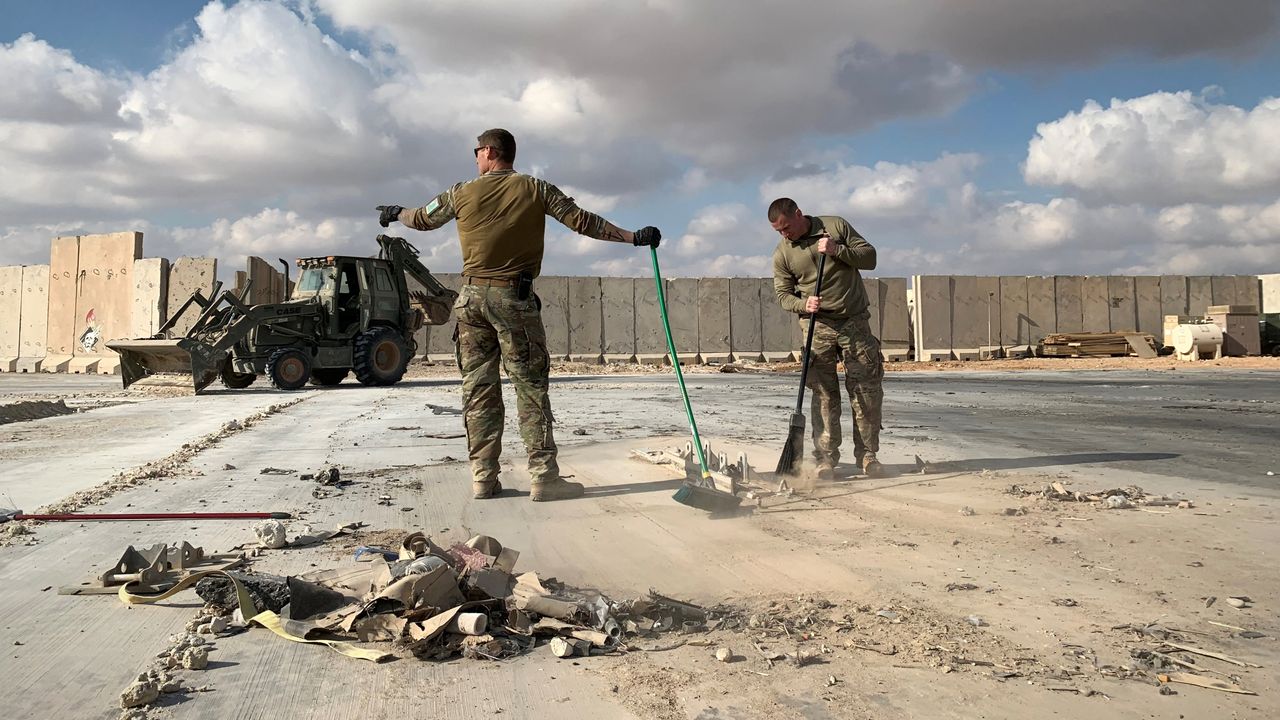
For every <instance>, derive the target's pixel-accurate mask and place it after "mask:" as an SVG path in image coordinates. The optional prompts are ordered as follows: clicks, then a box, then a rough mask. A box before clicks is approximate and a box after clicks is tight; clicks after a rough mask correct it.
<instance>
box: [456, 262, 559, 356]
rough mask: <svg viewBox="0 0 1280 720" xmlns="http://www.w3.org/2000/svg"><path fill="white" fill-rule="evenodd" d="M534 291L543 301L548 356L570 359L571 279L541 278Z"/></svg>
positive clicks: (543, 322) (543, 323)
mask: <svg viewBox="0 0 1280 720" xmlns="http://www.w3.org/2000/svg"><path fill="white" fill-rule="evenodd" d="M533 291H534V293H536V294H537V295H538V299H539V300H541V301H542V327H543V328H544V329H545V330H546V332H547V354H548V355H550V356H551V359H552V360H563V359H565V358H567V357H569V278H567V277H564V276H563V275H548V276H545V277H540V278H538V279H537V280H534V281H533ZM452 347H453V346H452V345H450V348H452ZM449 352H453V350H452V349H450V351H449Z"/></svg>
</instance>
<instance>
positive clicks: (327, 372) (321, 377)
mask: <svg viewBox="0 0 1280 720" xmlns="http://www.w3.org/2000/svg"><path fill="white" fill-rule="evenodd" d="M349 372H351V371H350V370H348V369H346V368H316V369H314V370H312V371H311V384H312V385H324V386H326V387H330V386H333V385H337V384H338V383H340V382H342V381H343V380H345V379H346V378H347V373H349Z"/></svg>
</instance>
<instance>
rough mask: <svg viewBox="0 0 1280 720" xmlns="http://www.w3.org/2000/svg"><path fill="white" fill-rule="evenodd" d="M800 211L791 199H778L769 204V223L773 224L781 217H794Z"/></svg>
mask: <svg viewBox="0 0 1280 720" xmlns="http://www.w3.org/2000/svg"><path fill="white" fill-rule="evenodd" d="M799 211H800V206H799V205H796V201H795V200H792V199H791V198H785V197H784V198H778V199H777V200H774V201H773V202H771V203H769V222H773V221H775V220H777V219H778V218H780V217H782V216H783V215H795V214H796V213H797V212H799Z"/></svg>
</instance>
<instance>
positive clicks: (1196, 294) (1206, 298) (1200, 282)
mask: <svg viewBox="0 0 1280 720" xmlns="http://www.w3.org/2000/svg"><path fill="white" fill-rule="evenodd" d="M1213 304H1214V302H1213V278H1211V277H1206V276H1203V275H1193V276H1191V277H1189V278H1187V314H1188V315H1204V314H1205V312H1206V311H1207V310H1208V309H1209V306H1210V305H1213Z"/></svg>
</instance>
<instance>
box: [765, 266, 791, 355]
mask: <svg viewBox="0 0 1280 720" xmlns="http://www.w3.org/2000/svg"><path fill="white" fill-rule="evenodd" d="M760 284H761V285H760V326H761V335H762V336H763V337H762V339H763V342H764V357H765V359H766V360H790V359H793V358H795V357H796V356H795V349H796V341H795V337H796V326H797V325H798V323H797V322H796V314H795V313H793V312H789V311H787V310H783V309H782V304H781V303H779V302H778V295H777V292H776V291H775V290H774V289H773V280H772V279H771V278H761V279H760ZM796 359H798V358H796Z"/></svg>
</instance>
